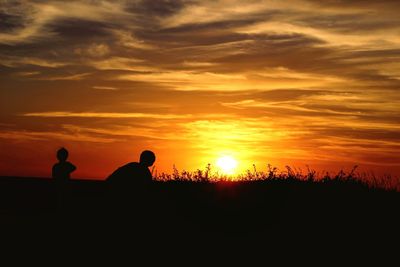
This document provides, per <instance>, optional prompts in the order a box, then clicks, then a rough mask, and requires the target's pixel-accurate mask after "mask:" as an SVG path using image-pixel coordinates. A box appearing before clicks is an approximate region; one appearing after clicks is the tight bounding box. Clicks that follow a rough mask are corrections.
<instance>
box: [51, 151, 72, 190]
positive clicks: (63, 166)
mask: <svg viewBox="0 0 400 267" xmlns="http://www.w3.org/2000/svg"><path fill="white" fill-rule="evenodd" d="M57 159H58V163H56V164H54V166H53V169H52V177H53V179H55V180H56V181H59V182H63V181H68V180H69V179H70V175H71V172H73V171H75V170H76V167H75V166H74V165H73V164H72V163H71V162H69V161H67V159H68V150H66V149H65V148H61V149H59V150H58V151H57Z"/></svg>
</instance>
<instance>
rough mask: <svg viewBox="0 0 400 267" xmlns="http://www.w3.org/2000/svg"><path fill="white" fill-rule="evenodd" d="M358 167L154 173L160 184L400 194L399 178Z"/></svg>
mask: <svg viewBox="0 0 400 267" xmlns="http://www.w3.org/2000/svg"><path fill="white" fill-rule="evenodd" d="M357 168H358V166H357V165H356V166H354V167H353V168H352V169H351V170H350V171H349V172H345V171H344V170H340V171H338V172H337V173H330V172H324V171H321V172H317V171H316V170H313V169H310V167H309V166H307V170H306V171H303V170H302V169H300V168H292V167H290V166H286V169H285V170H280V169H279V168H277V167H273V166H272V165H270V164H268V165H267V171H258V170H257V168H256V165H255V164H253V169H252V170H247V171H246V172H244V173H239V174H237V175H226V174H223V173H220V172H218V171H213V169H212V165H211V164H208V165H207V166H206V167H205V168H204V170H202V169H197V170H196V171H187V170H182V171H179V170H178V169H177V168H176V166H175V165H174V166H173V172H172V173H165V172H162V173H160V174H158V173H157V172H155V173H154V171H153V179H154V180H155V181H159V182H168V181H178V182H195V183H215V182H250V181H284V180H287V181H297V182H302V183H321V184H339V183H340V184H348V185H350V184H352V185H359V186H363V187H367V188H381V189H385V190H389V191H392V190H393V191H400V181H399V179H398V178H397V177H393V176H391V175H390V174H385V175H382V176H377V175H375V174H374V173H373V172H371V173H368V172H358V171H357Z"/></svg>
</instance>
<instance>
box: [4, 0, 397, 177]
mask: <svg viewBox="0 0 400 267" xmlns="http://www.w3.org/2000/svg"><path fill="white" fill-rule="evenodd" d="M399 11H400V2H399V1H390V0H385V1H344V0H343V1H342V0H338V1H332V0H326V1H316V0H290V1H275V0H252V1H238V0H229V1H228V0H217V1H211V0H206V1H185V0H177V1H166V0H156V1H140V0H135V1H124V0H119V1H108V0H98V1H86V0H79V1H78V0H77V1H51V0H45V1H22V0H16V1H1V2H0V24H1V26H0V77H1V84H0V129H1V131H0V176H1V175H21V176H49V175H50V171H51V166H52V164H54V163H55V162H56V158H55V153H56V151H57V149H59V148H60V147H66V148H67V149H68V150H69V152H70V158H69V160H70V161H71V162H73V163H74V164H75V165H76V166H77V168H78V169H77V171H76V172H75V173H74V174H73V175H72V176H73V177H75V178H78V177H80V178H99V179H102V178H105V177H107V175H109V174H110V173H111V172H112V171H113V170H115V169H116V168H117V167H119V166H121V165H123V164H125V163H127V162H131V161H138V160H139V155H140V152H141V151H143V150H145V149H149V150H152V151H154V152H155V154H156V156H157V160H156V162H155V169H156V170H157V172H159V173H161V172H171V171H172V166H173V165H175V166H176V167H177V168H178V169H180V170H196V169H203V168H205V167H206V166H207V164H209V163H210V164H211V167H212V168H215V170H216V171H217V170H220V171H223V172H225V173H227V174H238V173H241V172H244V171H246V170H247V169H251V168H252V166H253V164H255V166H257V167H258V168H259V169H260V170H265V169H266V168H267V164H271V165H273V166H277V167H279V168H280V169H284V168H285V166H286V165H290V166H297V167H301V168H304V167H305V166H306V165H307V166H310V167H311V168H313V169H316V170H319V171H338V170H340V169H345V170H350V169H351V168H352V167H353V166H354V165H358V166H360V170H361V171H367V172H369V171H371V172H374V173H377V174H383V173H387V174H392V175H394V176H397V177H398V176H400V153H399V151H400V123H399V122H400V91H399V90H400V16H399V15H398V14H399Z"/></svg>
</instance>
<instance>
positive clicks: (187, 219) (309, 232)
mask: <svg viewBox="0 0 400 267" xmlns="http://www.w3.org/2000/svg"><path fill="white" fill-rule="evenodd" d="M399 212H400V193H398V192H394V191H384V190H381V189H370V188H368V187H366V186H364V185H362V184H359V183H352V182H346V181H332V182H326V183H317V182H304V181H303V182H302V181H296V180H270V181H259V182H256V181H253V182H235V183H229V182H219V183H212V184H210V183H191V182H173V181H171V182H154V183H153V184H152V185H151V186H150V187H146V188H142V187H141V188H136V189H132V190H131V188H123V189H120V190H118V191H116V190H111V189H110V188H109V186H108V185H107V184H106V183H105V182H103V181H88V180H72V181H70V182H69V183H66V184H62V185H61V184H56V183H54V181H52V180H50V179H41V178H17V177H1V179H0V216H1V224H0V226H1V229H2V236H3V237H4V236H5V235H7V236H9V237H11V239H7V240H12V241H11V243H13V242H14V243H15V244H14V245H15V246H16V247H18V246H21V245H28V244H29V245H31V246H36V245H37V244H43V243H44V244H45V246H44V247H46V248H47V247H50V248H51V247H53V248H55V249H56V250H57V249H58V248H61V247H62V246H63V245H66V244H69V245H68V247H69V249H72V248H73V249H75V250H76V249H77V248H79V249H80V250H81V251H85V250H88V249H94V248H95V250H96V251H98V252H99V253H100V254H102V253H110V252H111V251H112V250H113V249H115V248H118V250H119V251H120V250H121V249H122V250H124V249H127V248H130V247H134V246H139V247H141V249H144V250H147V251H157V253H158V252H159V251H170V250H171V251H174V253H178V254H179V253H182V251H186V250H190V251H192V252H195V253H200V254H203V253H205V251H208V252H207V253H209V251H215V249H217V251H218V248H225V249H226V248H228V247H229V248H230V247H232V248H233V249H238V250H239V251H240V250H242V251H243V250H253V249H255V248H257V249H260V248H263V247H269V246H272V247H274V248H275V249H276V248H282V249H288V248H291V249H305V248H304V246H306V244H307V250H308V249H309V250H310V252H311V251H314V250H315V249H321V246H325V245H326V244H327V243H330V242H331V241H332V242H333V241H335V242H339V247H340V248H341V249H343V248H344V247H346V246H352V245H353V244H354V246H356V245H359V244H364V245H365V244H367V245H368V246H370V247H371V246H372V247H376V248H379V247H382V246H389V245H388V244H389V242H391V241H393V240H394V241H396V242H397V241H398V234H399V231H400V219H399V218H400V216H399V215H400V213H399ZM376 238H378V239H379V240H380V241H374V242H372V240H376ZM3 240H5V239H3ZM11 243H10V246H11ZM126 244H127V245H126ZM44 247H43V248H44ZM59 250H60V251H62V249H59ZM67 250H68V249H67ZM100 251H102V252H100ZM104 251H105V252H104ZM133 251H136V252H137V250H133ZM343 251H344V249H343Z"/></svg>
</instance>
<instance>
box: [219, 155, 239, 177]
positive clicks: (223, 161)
mask: <svg viewBox="0 0 400 267" xmlns="http://www.w3.org/2000/svg"><path fill="white" fill-rule="evenodd" d="M217 166H218V167H219V168H220V169H221V171H222V172H223V173H224V174H234V172H235V169H236V167H237V161H236V160H235V159H234V158H233V157H231V156H223V157H220V158H219V159H218V160H217Z"/></svg>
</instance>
